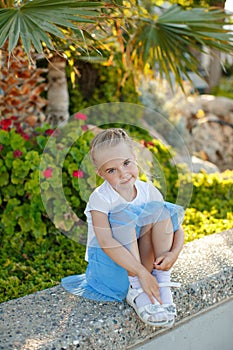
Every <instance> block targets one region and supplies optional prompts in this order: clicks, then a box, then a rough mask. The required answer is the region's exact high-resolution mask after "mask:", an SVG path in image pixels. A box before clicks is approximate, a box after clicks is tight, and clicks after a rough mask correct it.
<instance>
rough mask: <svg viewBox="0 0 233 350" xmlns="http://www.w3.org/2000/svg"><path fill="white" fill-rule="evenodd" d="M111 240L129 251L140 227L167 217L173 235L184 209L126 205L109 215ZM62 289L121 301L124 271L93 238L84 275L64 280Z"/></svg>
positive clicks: (125, 281)
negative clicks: (113, 239)
mask: <svg viewBox="0 0 233 350" xmlns="http://www.w3.org/2000/svg"><path fill="white" fill-rule="evenodd" d="M108 217H109V222H110V226H111V228H112V233H113V236H114V238H115V239H116V240H117V241H119V242H120V244H121V245H124V246H125V247H126V248H127V249H130V243H131V242H132V239H133V235H135V229H136V235H137V238H139V236H140V230H141V227H142V226H145V225H147V224H151V223H156V222H159V221H162V220H165V219H166V218H168V217H170V218H171V220H172V224H173V230H174V232H175V231H176V230H177V229H178V228H179V226H180V224H181V223H182V221H183V217H184V209H183V208H182V207H181V206H178V205H175V204H172V203H169V202H150V203H146V204H144V205H141V206H135V205H131V204H127V206H124V207H122V206H121V207H118V208H115V209H114V211H113V212H111V213H109V215H108ZM61 284H62V286H63V287H64V288H65V290H66V291H68V292H69V293H72V294H75V295H78V296H82V297H84V298H87V299H92V300H97V301H122V300H123V299H124V298H125V297H126V295H127V291H128V287H129V279H128V273H127V271H126V270H125V269H124V268H123V267H121V266H119V265H118V264H116V263H115V262H114V261H113V260H112V259H111V258H110V257H109V256H108V255H107V254H106V253H105V252H104V251H103V250H102V249H101V248H100V246H99V244H98V242H97V239H96V238H94V239H93V240H92V241H91V242H90V244H89V246H88V266H87V270H86V273H85V274H81V275H73V276H68V277H64V278H63V279H62V281H61Z"/></svg>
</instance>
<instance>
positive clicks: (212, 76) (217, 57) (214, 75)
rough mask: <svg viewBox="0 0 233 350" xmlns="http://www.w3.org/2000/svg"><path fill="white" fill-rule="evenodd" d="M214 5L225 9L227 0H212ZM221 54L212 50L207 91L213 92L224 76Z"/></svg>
mask: <svg viewBox="0 0 233 350" xmlns="http://www.w3.org/2000/svg"><path fill="white" fill-rule="evenodd" d="M211 5H212V6H215V7H219V8H222V9H224V7H225V1H224V0H220V1H219V0H216V1H212V2H211ZM220 61H221V54H220V52H219V51H217V50H214V49H212V50H210V61H209V67H208V78H207V80H208V86H209V87H208V89H207V91H206V92H208V93H209V92H211V90H212V89H213V88H215V87H216V86H218V85H219V82H220V79H221V76H222V67H221V63H220Z"/></svg>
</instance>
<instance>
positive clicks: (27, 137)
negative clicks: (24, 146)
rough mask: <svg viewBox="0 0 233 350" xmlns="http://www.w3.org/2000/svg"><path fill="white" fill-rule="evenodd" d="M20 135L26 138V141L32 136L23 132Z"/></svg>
mask: <svg viewBox="0 0 233 350" xmlns="http://www.w3.org/2000/svg"><path fill="white" fill-rule="evenodd" d="M20 135H21V136H22V137H23V138H24V140H26V141H27V140H29V139H30V136H29V135H28V134H25V132H21V133H20Z"/></svg>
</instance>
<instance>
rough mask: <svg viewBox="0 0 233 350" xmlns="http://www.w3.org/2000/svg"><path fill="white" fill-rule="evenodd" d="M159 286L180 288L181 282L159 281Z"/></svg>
mask: <svg viewBox="0 0 233 350" xmlns="http://www.w3.org/2000/svg"><path fill="white" fill-rule="evenodd" d="M159 287H160V288H161V287H174V288H180V287H181V283H179V282H161V283H159Z"/></svg>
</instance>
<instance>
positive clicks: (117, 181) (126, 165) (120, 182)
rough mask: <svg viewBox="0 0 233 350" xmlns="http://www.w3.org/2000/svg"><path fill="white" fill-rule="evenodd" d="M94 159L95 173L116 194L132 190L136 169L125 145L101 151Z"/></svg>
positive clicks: (121, 144) (130, 151)
mask: <svg viewBox="0 0 233 350" xmlns="http://www.w3.org/2000/svg"><path fill="white" fill-rule="evenodd" d="M95 158H96V165H97V168H98V172H97V173H98V174H99V175H100V176H101V177H102V178H103V179H104V180H106V181H108V182H109V184H110V185H111V186H112V187H113V188H114V189H115V190H116V191H117V192H119V193H120V192H121V191H125V190H127V189H130V188H133V186H134V183H135V181H136V179H137V177H138V168H137V165H136V162H135V156H134V154H133V152H132V150H131V149H130V147H129V146H128V145H127V144H126V143H120V144H119V145H116V146H112V147H110V148H109V149H103V150H101V151H100V152H99V154H98V155H97V156H96V157H95Z"/></svg>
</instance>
